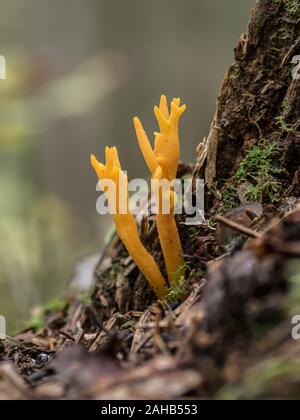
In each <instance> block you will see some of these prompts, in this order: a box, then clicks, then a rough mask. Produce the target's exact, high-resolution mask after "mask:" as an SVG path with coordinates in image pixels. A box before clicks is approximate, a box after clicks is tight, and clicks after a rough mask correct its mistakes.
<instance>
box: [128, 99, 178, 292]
mask: <svg viewBox="0 0 300 420" xmlns="http://www.w3.org/2000/svg"><path fill="white" fill-rule="evenodd" d="M185 109H186V106H185V105H182V106H180V98H174V99H173V100H172V102H171V111H170V112H169V109H168V104H167V99H166V97H165V95H162V96H161V99H160V104H159V107H157V106H155V107H154V114H155V117H156V119H157V121H158V125H159V128H160V132H159V133H154V134H155V141H154V148H152V146H151V144H150V142H149V139H148V137H147V135H146V133H145V131H144V129H143V126H142V123H141V122H140V120H139V119H138V118H137V117H134V119H133V122H134V127H135V131H136V136H137V139H138V142H139V145H140V149H141V151H142V154H143V156H144V159H145V162H146V164H147V166H148V168H149V170H150V172H151V176H152V179H156V180H162V179H167V180H169V181H170V182H171V181H172V180H175V179H176V175H177V169H178V164H179V156H180V144H179V136H178V126H179V119H180V117H181V115H182V114H183V112H184V111H185ZM160 190H161V188H160ZM158 198H159V203H160V204H159V211H158V214H157V230H158V234H159V239H160V243H161V247H162V251H163V254H164V258H165V263H166V268H167V273H168V279H169V283H170V284H171V285H172V284H175V283H176V282H177V280H178V279H177V278H176V277H177V276H176V273H178V269H179V268H180V267H181V266H182V265H183V258H182V248H181V243H180V238H179V234H178V230H177V226H176V221H175V217H174V201H175V199H176V196H175V192H174V191H173V189H172V188H171V187H170V189H169V192H168V196H167V197H165V198H167V200H170V203H171V206H170V212H169V214H164V212H163V211H162V206H161V200H162V190H161V191H160V193H159V195H158ZM172 203H173V204H172Z"/></svg>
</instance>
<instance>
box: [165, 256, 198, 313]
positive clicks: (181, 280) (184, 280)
mask: <svg viewBox="0 0 300 420" xmlns="http://www.w3.org/2000/svg"><path fill="white" fill-rule="evenodd" d="M196 274H197V273H196V270H195V269H192V268H191V267H190V264H189V263H187V262H185V263H184V264H183V265H182V266H181V267H179V269H178V270H177V272H176V273H175V276H174V277H176V278H177V279H178V280H177V284H176V285H175V286H172V287H170V288H169V289H168V293H167V295H166V297H165V298H164V302H165V303H166V304H167V305H170V304H172V303H174V302H178V301H181V300H183V299H184V298H185V297H186V296H187V294H188V289H187V284H188V278H190V277H191V276H194V275H196ZM198 274H199V275H200V273H198Z"/></svg>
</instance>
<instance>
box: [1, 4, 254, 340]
mask: <svg viewBox="0 0 300 420" xmlns="http://www.w3.org/2000/svg"><path fill="white" fill-rule="evenodd" d="M253 5H254V0H243V1H236V0H223V1H220V0H188V1H187V0H163V1H159V0H151V1H150V0H88V1H82V0H81V1H79V0H52V1H51V2H50V1H46V0H26V1H24V0H10V1H9V2H4V1H1V11H0V26H1V42H0V54H1V55H4V56H5V58H6V66H7V68H6V73H7V79H6V80H0V104H1V112H0V162H1V163H0V194H1V198H0V314H1V315H4V316H5V317H6V319H7V323H8V332H9V333H13V332H14V331H16V330H17V329H20V328H23V327H24V326H25V325H26V321H27V320H28V319H29V318H30V317H31V316H32V314H33V313H34V310H35V308H36V307H38V306H39V305H42V304H43V303H44V302H46V301H49V300H50V299H52V298H54V297H57V296H58V295H60V294H61V293H63V291H64V290H66V287H67V285H68V281H69V279H70V276H71V273H72V271H73V267H74V263H75V262H76V261H78V260H80V258H82V257H84V256H86V255H95V254H96V256H95V257H94V261H95V260H96V259H97V258H98V254H99V253H100V252H101V249H102V248H103V246H104V242H105V238H106V237H107V232H108V229H109V225H110V220H109V219H106V218H102V217H101V216H98V215H97V213H96V208H95V205H96V199H97V196H98V193H97V192H96V178H95V175H94V173H93V171H92V169H91V167H90V164H89V155H90V153H95V154H96V155H97V156H98V157H99V158H100V159H101V160H102V159H103V152H104V146H105V145H116V146H118V147H119V152H120V157H121V161H122V165H123V167H124V169H127V171H128V175H129V177H130V178H133V177H144V176H147V177H148V172H147V168H146V167H145V164H144V162H143V159H142V157H141V154H140V152H139V148H138V145H137V141H136V139H135V136H134V131H133V126H132V117H133V116H134V115H139V116H140V118H141V119H142V121H143V123H144V125H145V128H146V129H147V130H148V132H149V133H150V134H151V133H152V132H153V130H154V129H155V128H156V126H155V121H154V117H153V112H152V110H153V105H154V104H157V103H158V101H159V97H160V95H161V94H162V93H165V94H166V95H168V97H169V98H173V97H174V96H180V97H181V98H182V100H183V101H184V103H186V104H187V106H188V109H187V111H186V113H185V114H184V117H183V119H182V124H181V144H182V160H185V161H193V160H194V157H195V148H196V146H197V144H198V143H199V142H200V141H202V139H203V137H204V136H205V135H207V134H208V131H209V125H210V122H211V119H212V117H213V113H214V109H215V99H216V95H217V92H218V89H219V86H220V83H221V81H222V78H223V76H224V73H225V72H226V70H227V68H228V66H229V65H230V63H231V62H232V61H233V48H234V47H235V46H236V44H237V42H238V39H239V36H240V34H241V33H242V32H244V31H245V30H246V27H247V22H248V18H249V15H250V10H251V8H252V6H253Z"/></svg>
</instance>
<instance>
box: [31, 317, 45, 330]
mask: <svg viewBox="0 0 300 420" xmlns="http://www.w3.org/2000/svg"><path fill="white" fill-rule="evenodd" d="M44 324H45V320H44V316H43V314H39V315H36V316H34V317H33V318H31V319H30V320H29V322H28V324H27V327H28V328H29V329H31V330H33V331H38V330H40V329H41V328H43V327H44Z"/></svg>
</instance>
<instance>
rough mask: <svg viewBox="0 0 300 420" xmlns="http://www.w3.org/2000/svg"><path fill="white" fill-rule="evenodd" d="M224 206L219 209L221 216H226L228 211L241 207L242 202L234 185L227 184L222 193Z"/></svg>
mask: <svg viewBox="0 0 300 420" xmlns="http://www.w3.org/2000/svg"><path fill="white" fill-rule="evenodd" d="M221 195H222V204H221V207H220V209H219V213H220V214H224V213H226V212H227V211H229V210H231V209H234V208H236V207H238V206H239V205H240V200H239V197H238V194H237V191H236V188H235V186H234V185H232V184H229V183H227V184H225V186H224V187H223V189H222V191H221Z"/></svg>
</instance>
